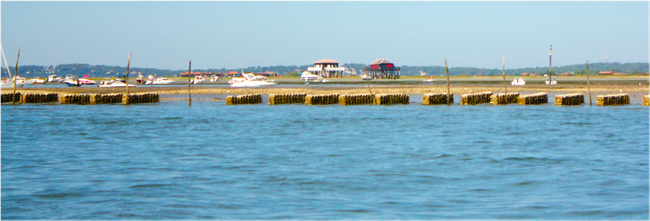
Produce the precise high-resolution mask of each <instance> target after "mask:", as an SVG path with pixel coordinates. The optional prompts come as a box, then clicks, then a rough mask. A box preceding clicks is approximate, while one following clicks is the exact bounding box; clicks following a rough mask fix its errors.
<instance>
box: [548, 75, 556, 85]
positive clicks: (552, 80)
mask: <svg viewBox="0 0 650 221" xmlns="http://www.w3.org/2000/svg"><path fill="white" fill-rule="evenodd" d="M546 84H548V85H555V84H557V80H556V79H555V77H551V80H550V81H549V79H548V78H546Z"/></svg>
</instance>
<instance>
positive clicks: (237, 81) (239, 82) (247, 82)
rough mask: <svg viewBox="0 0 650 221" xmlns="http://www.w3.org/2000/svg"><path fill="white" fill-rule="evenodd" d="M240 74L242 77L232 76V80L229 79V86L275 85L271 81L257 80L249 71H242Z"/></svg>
mask: <svg viewBox="0 0 650 221" xmlns="http://www.w3.org/2000/svg"><path fill="white" fill-rule="evenodd" d="M242 76H244V77H233V78H232V80H230V81H229V83H230V87H265V86H275V85H276V83H275V82H273V81H269V80H259V79H257V78H256V77H255V75H254V74H251V73H248V74H245V73H242Z"/></svg>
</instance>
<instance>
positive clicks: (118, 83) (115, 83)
mask: <svg viewBox="0 0 650 221" xmlns="http://www.w3.org/2000/svg"><path fill="white" fill-rule="evenodd" d="M126 86H127V84H126V83H124V82H122V81H113V82H110V83H104V81H102V82H99V84H98V85H97V87H126ZM129 87H135V84H129Z"/></svg>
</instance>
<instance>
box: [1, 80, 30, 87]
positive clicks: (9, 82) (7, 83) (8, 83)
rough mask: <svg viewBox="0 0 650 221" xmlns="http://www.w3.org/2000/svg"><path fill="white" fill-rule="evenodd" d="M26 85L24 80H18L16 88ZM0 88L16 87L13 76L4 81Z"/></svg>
mask: <svg viewBox="0 0 650 221" xmlns="http://www.w3.org/2000/svg"><path fill="white" fill-rule="evenodd" d="M24 86H25V83H24V82H20V81H17V82H16V88H21V87H24ZM0 88H14V81H13V78H12V79H7V80H5V81H2V86H0Z"/></svg>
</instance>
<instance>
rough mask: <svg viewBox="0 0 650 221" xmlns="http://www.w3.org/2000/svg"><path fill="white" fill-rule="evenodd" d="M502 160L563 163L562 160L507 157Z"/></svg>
mask: <svg viewBox="0 0 650 221" xmlns="http://www.w3.org/2000/svg"><path fill="white" fill-rule="evenodd" d="M503 160H506V161H552V162H556V163H559V162H563V161H565V160H562V159H549V158H536V157H508V158H505V159H503Z"/></svg>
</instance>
